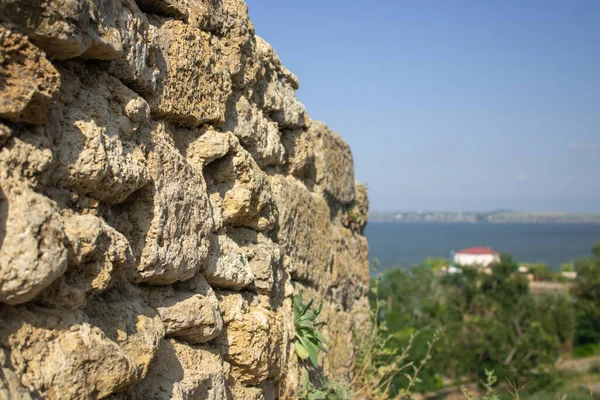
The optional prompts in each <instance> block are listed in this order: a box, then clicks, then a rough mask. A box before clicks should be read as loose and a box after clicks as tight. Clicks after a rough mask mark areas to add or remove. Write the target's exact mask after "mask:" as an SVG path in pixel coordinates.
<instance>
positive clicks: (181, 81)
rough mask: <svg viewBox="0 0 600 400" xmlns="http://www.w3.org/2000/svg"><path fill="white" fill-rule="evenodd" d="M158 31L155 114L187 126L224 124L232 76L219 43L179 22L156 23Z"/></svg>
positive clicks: (152, 99) (151, 99) (151, 100)
mask: <svg viewBox="0 0 600 400" xmlns="http://www.w3.org/2000/svg"><path fill="white" fill-rule="evenodd" d="M151 22H152V24H153V25H154V26H155V27H156V30H157V34H158V37H157V41H156V44H157V49H156V52H157V56H156V58H157V64H158V67H159V69H160V71H161V74H160V76H159V79H158V83H157V90H156V91H155V92H153V93H151V94H149V95H148V96H147V98H148V102H149V103H150V106H151V108H152V112H153V114H155V115H157V116H160V117H164V118H166V119H168V120H170V121H172V122H175V123H177V124H180V125H184V126H198V125H200V124H201V123H203V122H213V123H217V124H218V123H223V121H224V120H225V104H226V103H227V99H228V97H229V96H230V95H231V85H232V84H231V76H230V72H229V70H228V69H227V68H226V66H223V65H222V62H221V60H220V59H219V52H220V50H219V48H220V46H221V44H220V42H219V40H218V39H217V38H215V37H213V36H212V35H211V34H210V33H207V32H203V31H201V30H199V29H196V28H193V27H191V26H189V25H186V24H184V23H183V22H181V21H177V20H167V19H159V18H154V19H152V21H151Z"/></svg>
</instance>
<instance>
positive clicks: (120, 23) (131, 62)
mask: <svg viewBox="0 0 600 400" xmlns="http://www.w3.org/2000/svg"><path fill="white" fill-rule="evenodd" d="M104 2H105V3H109V4H111V6H112V7H114V10H115V11H114V12H115V21H114V26H115V28H116V30H117V31H118V32H119V35H120V37H121V43H122V48H123V49H122V52H121V54H120V56H119V57H117V58H115V59H113V60H110V61H107V62H105V63H104V65H103V67H104V68H106V69H107V71H108V72H110V73H111V74H114V75H115V76H116V77H117V78H119V79H121V80H122V81H123V82H125V83H126V84H127V85H128V86H130V87H132V88H134V89H135V90H136V91H138V92H139V93H142V94H144V95H147V94H150V93H152V92H154V91H155V90H156V87H157V84H158V79H159V74H160V67H161V66H160V65H159V63H158V62H157V60H156V58H155V56H156V54H157V51H156V50H157V47H156V35H157V31H156V28H155V27H154V26H152V25H150V24H149V22H148V18H147V17H146V15H144V13H142V12H141V11H140V10H139V9H138V7H137V5H136V4H135V2H134V0H120V1H106V0H104ZM86 56H87V57H88V58H93V57H89V56H88V55H87V54H86Z"/></svg>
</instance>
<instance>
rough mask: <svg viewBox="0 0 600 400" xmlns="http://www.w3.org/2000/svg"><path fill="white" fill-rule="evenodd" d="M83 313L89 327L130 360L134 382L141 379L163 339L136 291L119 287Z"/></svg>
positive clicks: (153, 315) (156, 319)
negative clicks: (88, 320)
mask: <svg viewBox="0 0 600 400" xmlns="http://www.w3.org/2000/svg"><path fill="white" fill-rule="evenodd" d="M85 311H86V313H87V314H88V315H89V318H90V321H91V322H92V324H94V325H96V326H98V327H100V328H101V329H102V330H103V331H104V333H105V334H106V336H107V337H109V338H110V339H111V340H113V341H114V342H116V343H117V344H118V345H119V346H120V347H121V349H122V351H123V352H124V353H125V354H126V356H127V358H128V359H129V360H131V362H132V364H133V366H134V379H135V381H138V380H140V379H142V378H144V377H145V376H146V373H147V372H148V366H149V365H150V363H151V362H152V359H153V358H154V355H155V354H156V351H157V349H158V346H159V344H160V340H161V339H162V338H163V336H164V325H163V323H162V322H161V320H160V318H159V316H158V315H157V314H156V312H155V311H154V310H153V309H152V308H151V307H149V306H148V305H147V304H146V303H145V302H144V301H143V299H142V297H141V294H140V293H139V290H137V289H136V288H133V287H131V286H129V285H128V284H122V285H120V286H118V287H115V288H113V289H111V290H110V291H107V292H106V293H103V294H102V295H100V296H97V297H95V298H94V299H93V300H91V301H90V303H89V305H88V306H87V307H86V309H85ZM130 383H131V382H130Z"/></svg>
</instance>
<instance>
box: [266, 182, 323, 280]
mask: <svg viewBox="0 0 600 400" xmlns="http://www.w3.org/2000/svg"><path fill="white" fill-rule="evenodd" d="M269 179H270V182H271V187H272V188H273V198H274V199H275V203H276V205H277V209H278V211H279V221H278V224H277V226H278V228H279V229H278V232H277V239H278V242H279V245H280V246H281V250H282V252H283V253H284V254H285V255H286V256H287V259H288V262H289V268H290V272H291V274H292V278H293V279H299V280H303V281H305V280H308V281H311V282H319V281H321V282H324V283H325V285H327V282H326V279H324V276H326V274H327V273H329V272H330V270H331V263H332V251H331V237H330V230H331V222H330V220H329V207H328V206H327V202H326V201H325V200H324V199H323V198H322V197H321V196H319V195H317V194H315V193H311V192H310V191H309V190H308V189H307V188H306V186H305V185H303V184H302V183H301V182H299V181H298V180H297V179H295V178H293V177H287V178H286V177H282V176H277V175H275V176H272V177H269ZM299 216H302V217H301V218H300V217H299Z"/></svg>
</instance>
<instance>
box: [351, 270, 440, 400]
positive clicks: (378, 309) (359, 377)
mask: <svg viewBox="0 0 600 400" xmlns="http://www.w3.org/2000/svg"><path fill="white" fill-rule="evenodd" d="M376 266H377V263H375V268H376ZM379 283H380V280H379V279H376V280H374V282H373V285H372V288H371V300H372V304H373V307H372V308H371V311H370V324H368V325H367V326H364V327H363V330H362V332H357V335H356V347H357V361H356V366H355V371H354V378H353V379H352V381H351V382H350V387H351V389H352V395H353V396H352V398H364V399H373V400H387V399H391V398H395V399H396V398H397V399H410V398H413V396H412V392H413V391H414V388H415V385H416V384H418V383H420V382H421V379H420V378H419V375H420V374H421V373H422V372H423V369H424V367H425V366H426V364H427V363H428V361H429V360H430V359H431V357H432V356H431V354H432V350H433V348H434V345H435V343H436V342H437V341H438V340H439V339H440V334H441V331H436V332H435V333H434V334H433V337H432V338H431V339H430V340H429V341H427V343H426V350H425V352H424V354H423V355H422V357H421V358H420V359H419V360H418V361H411V360H410V352H411V350H413V349H414V345H415V339H416V338H417V337H418V336H419V334H418V333H415V332H411V333H409V334H408V338H407V341H406V345H405V346H404V347H397V346H395V345H394V344H393V341H394V339H396V338H397V335H390V334H389V333H388V328H387V324H386V321H385V320H382V319H381V318H380V315H381V314H382V311H383V308H384V307H385V306H386V303H385V301H383V300H380V299H379V296H380V295H381V294H380V292H379V290H380V287H379ZM398 378H402V382H401V384H402V386H401V387H400V386H394V385H393V383H394V381H395V380H397V379H398Z"/></svg>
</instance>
